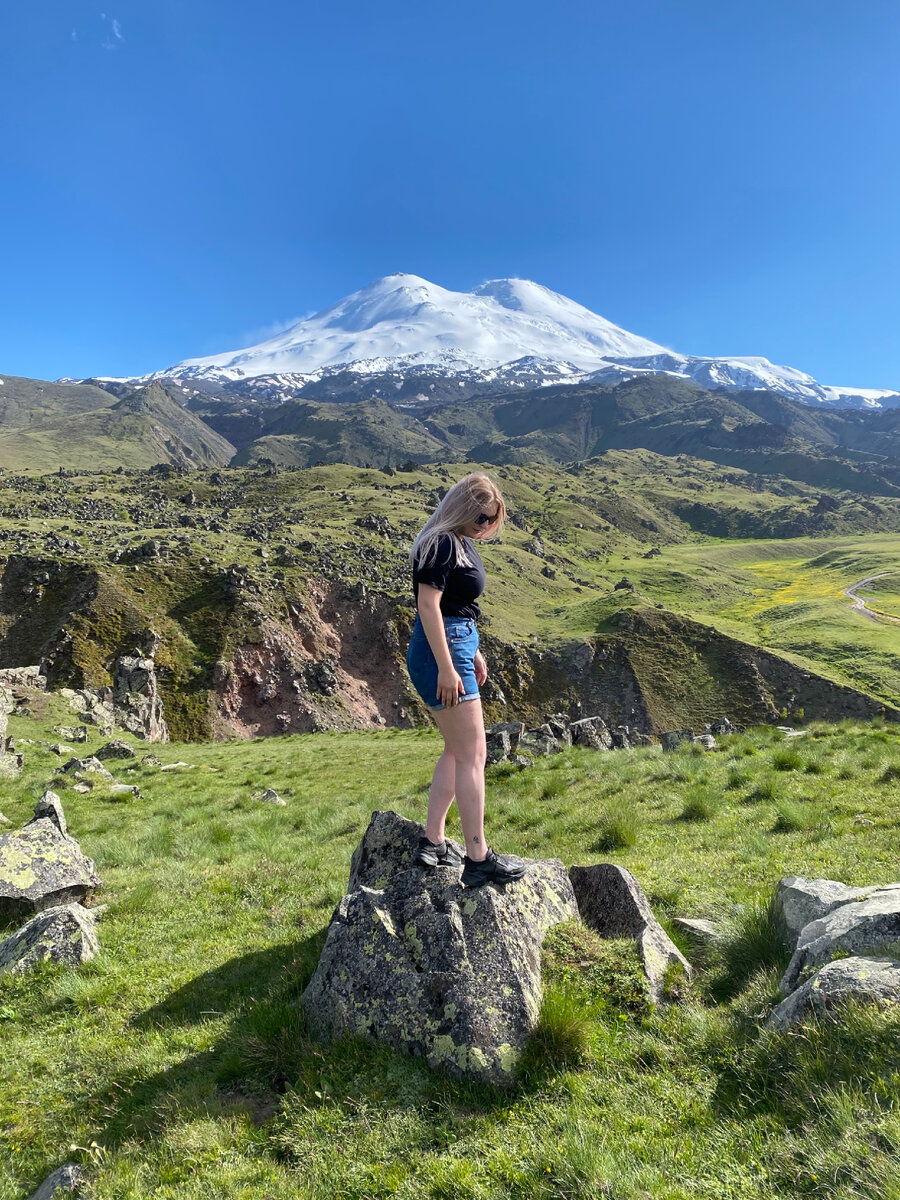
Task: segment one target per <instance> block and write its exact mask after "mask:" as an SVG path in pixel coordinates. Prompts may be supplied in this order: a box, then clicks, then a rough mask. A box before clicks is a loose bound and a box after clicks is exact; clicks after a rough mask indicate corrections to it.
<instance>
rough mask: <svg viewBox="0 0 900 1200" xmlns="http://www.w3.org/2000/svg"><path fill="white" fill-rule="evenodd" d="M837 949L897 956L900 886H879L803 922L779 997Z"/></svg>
mask: <svg viewBox="0 0 900 1200" xmlns="http://www.w3.org/2000/svg"><path fill="white" fill-rule="evenodd" d="M839 952H844V953H845V954H851V955H861V956H863V957H866V956H872V957H877V958H880V957H881V956H882V955H884V956H887V957H890V958H894V957H896V958H900V887H887V888H879V889H878V890H877V891H874V892H872V893H871V895H869V896H865V897H864V898H863V899H861V900H851V901H850V902H849V903H847V904H841V905H839V906H838V907H837V908H834V909H832V910H831V912H829V913H826V915H825V916H824V917H822V918H821V919H819V920H816V921H810V923H809V924H808V925H805V926H804V927H803V929H802V930H801V932H800V937H799V939H798V941H797V948H796V950H795V951H794V954H793V957H792V958H791V961H790V962H789V963H788V966H787V970H786V971H785V973H784V975H783V976H782V978H781V983H780V984H779V987H780V989H781V994H782V996H787V995H789V994H790V993H791V992H793V991H794V989H795V988H797V987H798V986H799V985H800V984H801V983H802V982H803V981H804V980H805V979H806V978H808V977H809V976H810V975H812V973H813V972H814V971H815V970H817V969H818V968H819V967H821V966H822V965H823V964H824V963H826V962H830V960H831V959H833V958H834V957H835V955H836V954H837V953H839Z"/></svg>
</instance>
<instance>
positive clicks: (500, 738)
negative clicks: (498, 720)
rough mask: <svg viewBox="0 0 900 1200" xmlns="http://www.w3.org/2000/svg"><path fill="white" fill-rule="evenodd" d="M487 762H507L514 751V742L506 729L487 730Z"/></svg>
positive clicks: (490, 763) (493, 763) (489, 763)
mask: <svg viewBox="0 0 900 1200" xmlns="http://www.w3.org/2000/svg"><path fill="white" fill-rule="evenodd" d="M486 741H487V762H488V765H491V766H493V765H496V764H497V763H501V762H506V760H507V759H508V758H509V756H510V754H511V752H512V743H511V742H510V740H509V734H508V733H507V732H506V730H505V729H498V730H494V729H489V730H488V731H487V737H486Z"/></svg>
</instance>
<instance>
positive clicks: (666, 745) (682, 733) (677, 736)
mask: <svg viewBox="0 0 900 1200" xmlns="http://www.w3.org/2000/svg"><path fill="white" fill-rule="evenodd" d="M693 740H694V731H693V729H671V730H669V732H668V733H661V734H660V735H659V744H660V745H661V746H662V748H663V750H664V751H665V752H666V753H667V754H668V753H671V751H672V750H677V749H678V747H679V746H683V745H684V744H685V743H686V742H693Z"/></svg>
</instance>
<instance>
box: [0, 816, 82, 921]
mask: <svg viewBox="0 0 900 1200" xmlns="http://www.w3.org/2000/svg"><path fill="white" fill-rule="evenodd" d="M99 886H100V880H99V879H98V878H97V872H96V870H95V869H94V864H93V862H92V861H91V860H90V859H89V858H86V857H85V856H84V855H83V854H82V852H81V847H80V846H79V845H78V843H77V842H76V841H74V839H72V838H70V837H68V836H67V835H66V834H63V833H60V831H59V829H57V827H56V825H55V824H54V823H53V822H52V821H51V820H48V818H47V817H41V818H39V819H37V820H34V821H31V822H29V824H27V825H26V826H25V828H24V829H21V830H19V831H18V832H17V833H4V834H0V921H2V920H8V919H10V918H13V917H18V916H22V915H28V916H30V915H31V914H32V913H36V912H41V911H42V910H43V909H45V908H52V907H54V906H56V905H60V904H72V903H76V902H77V903H81V902H83V901H84V900H88V899H90V897H91V896H93V894H94V891H95V889H96V888H98V887H99Z"/></svg>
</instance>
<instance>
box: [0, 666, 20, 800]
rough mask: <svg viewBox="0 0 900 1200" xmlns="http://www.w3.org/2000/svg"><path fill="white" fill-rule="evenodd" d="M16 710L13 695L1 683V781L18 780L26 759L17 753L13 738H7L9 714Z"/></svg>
mask: <svg viewBox="0 0 900 1200" xmlns="http://www.w3.org/2000/svg"><path fill="white" fill-rule="evenodd" d="M14 708H15V701H14V699H13V694H12V692H11V691H10V689H9V688H8V687H7V686H6V684H3V683H0V779H16V778H18V776H19V775H21V774H22V767H23V765H24V758H23V756H22V755H21V754H17V753H16V749H15V745H14V744H13V741H12V739H11V738H8V737H7V736H6V729H7V725H8V722H9V714H10V713H11V712H12V711H13V709H14Z"/></svg>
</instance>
